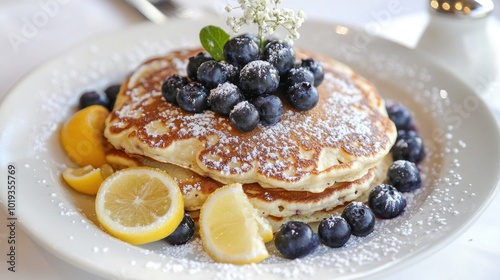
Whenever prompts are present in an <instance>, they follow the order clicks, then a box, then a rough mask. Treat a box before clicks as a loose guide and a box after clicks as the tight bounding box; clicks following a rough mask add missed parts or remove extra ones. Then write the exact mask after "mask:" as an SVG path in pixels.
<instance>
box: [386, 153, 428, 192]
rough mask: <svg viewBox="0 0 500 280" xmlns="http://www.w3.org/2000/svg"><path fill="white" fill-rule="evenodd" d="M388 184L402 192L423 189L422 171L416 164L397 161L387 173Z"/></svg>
mask: <svg viewBox="0 0 500 280" xmlns="http://www.w3.org/2000/svg"><path fill="white" fill-rule="evenodd" d="M387 183H388V184H390V185H392V186H393V187H395V188H396V189H397V190H399V191H400V192H409V191H413V190H416V189H418V188H420V187H422V179H421V178H420V170H418V167H417V165H416V164H415V163H413V162H409V161H406V160H396V161H395V162H393V163H392V164H391V166H389V170H388V171H387Z"/></svg>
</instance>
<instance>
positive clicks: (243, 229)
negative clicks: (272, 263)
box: [199, 184, 272, 264]
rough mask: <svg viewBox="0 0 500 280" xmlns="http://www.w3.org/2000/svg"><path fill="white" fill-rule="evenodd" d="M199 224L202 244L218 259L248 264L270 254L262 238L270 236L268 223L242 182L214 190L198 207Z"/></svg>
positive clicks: (266, 238)
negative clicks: (254, 206) (199, 207)
mask: <svg viewBox="0 0 500 280" xmlns="http://www.w3.org/2000/svg"><path fill="white" fill-rule="evenodd" d="M199 224H200V236H201V240H202V243H203V247H204V248H205V251H206V252H207V253H208V255H209V256H210V257H211V258H213V259H214V260H216V261H218V262H224V263H232V264H249V263H256V262H260V261H262V260H264V259H266V258H267V257H268V256H269V253H268V252H267V249H266V245H265V241H269V240H270V239H272V230H271V226H270V225H269V224H268V223H267V221H266V220H264V219H263V218H261V217H259V216H258V213H257V210H255V209H254V208H253V206H252V204H251V203H250V201H249V200H248V197H247V196H246V195H245V193H244V192H243V189H242V186H241V184H230V185H226V186H224V187H222V188H220V189H217V190H216V191H215V192H213V193H212V194H211V195H210V196H209V197H208V198H207V200H206V202H205V203H204V204H203V206H202V208H201V210H200V220H199ZM269 238H270V239H269Z"/></svg>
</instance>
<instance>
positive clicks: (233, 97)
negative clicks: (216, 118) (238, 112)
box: [208, 82, 245, 116]
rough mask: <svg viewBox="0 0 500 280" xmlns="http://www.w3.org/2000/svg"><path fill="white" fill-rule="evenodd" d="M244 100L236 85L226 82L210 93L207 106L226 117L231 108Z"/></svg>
mask: <svg viewBox="0 0 500 280" xmlns="http://www.w3.org/2000/svg"><path fill="white" fill-rule="evenodd" d="M244 99H245V98H244V97H243V95H242V94H241V92H240V89H239V88H238V87H237V86H236V85H234V84H232V83H229V82H226V83H223V84H221V85H219V86H218V87H216V88H214V89H212V90H211V91H210V95H209V96H208V104H209V105H210V107H211V108H212V110H213V111H214V112H216V113H219V114H221V115H223V116H228V115H229V113H230V112H231V110H232V109H233V107H234V106H235V105H236V104H238V103H240V102H241V101H243V100H244Z"/></svg>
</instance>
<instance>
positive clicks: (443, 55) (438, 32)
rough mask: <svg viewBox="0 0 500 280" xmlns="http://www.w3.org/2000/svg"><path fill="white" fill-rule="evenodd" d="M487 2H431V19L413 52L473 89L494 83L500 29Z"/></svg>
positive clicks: (496, 74)
mask: <svg viewBox="0 0 500 280" xmlns="http://www.w3.org/2000/svg"><path fill="white" fill-rule="evenodd" d="M492 11H493V3H492V2H491V1H490V0H488V1H485V0H483V1H479V0H478V1H438V0H431V1H430V19H429V23H428V25H427V28H426V29H425V31H424V33H423V34H422V36H421V38H420V40H419V42H418V44H417V46H416V49H417V50H418V51H420V52H422V53H424V54H426V55H428V56H429V57H430V58H431V59H432V60H434V61H436V62H437V63H439V64H441V65H442V66H444V67H446V68H447V69H449V70H450V71H451V72H453V73H454V74H455V75H457V76H459V77H460V78H462V79H464V80H465V81H466V82H467V83H468V84H469V85H470V86H472V87H473V88H475V89H478V88H479V87H482V88H485V87H487V86H488V84H491V83H493V82H494V81H495V80H497V76H498V73H499V67H500V57H499V54H498V53H497V52H496V50H498V49H499V43H498V42H497V41H498V39H497V38H496V37H498V34H500V30H499V28H498V25H497V24H496V23H495V22H494V19H493V18H492V17H490V14H491V12H492Z"/></svg>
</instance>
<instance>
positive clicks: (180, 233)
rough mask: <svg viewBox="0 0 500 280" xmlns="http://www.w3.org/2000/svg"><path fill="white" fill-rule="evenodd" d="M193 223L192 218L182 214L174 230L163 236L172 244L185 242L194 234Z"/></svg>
mask: <svg viewBox="0 0 500 280" xmlns="http://www.w3.org/2000/svg"><path fill="white" fill-rule="evenodd" d="M194 231H195V224H194V220H193V218H191V216H189V215H188V214H186V213H185V214H184V218H183V219H182V221H181V223H180V224H179V225H178V226H177V228H176V229H175V231H174V232H172V233H171V234H170V235H169V236H167V237H166V238H165V240H166V241H167V242H168V243H170V244H172V245H182V244H185V243H187V242H188V241H189V240H190V239H191V238H192V237H193V235H194Z"/></svg>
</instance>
